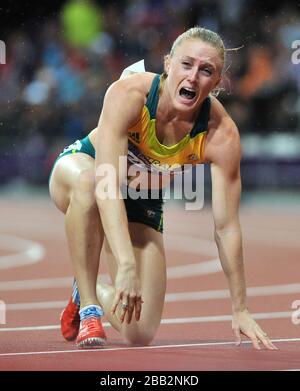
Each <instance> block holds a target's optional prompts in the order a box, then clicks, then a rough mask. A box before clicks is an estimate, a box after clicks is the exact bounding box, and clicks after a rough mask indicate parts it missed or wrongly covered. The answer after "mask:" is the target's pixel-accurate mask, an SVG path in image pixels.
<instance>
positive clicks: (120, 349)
mask: <svg viewBox="0 0 300 391" xmlns="http://www.w3.org/2000/svg"><path fill="white" fill-rule="evenodd" d="M271 341H272V342H274V343H276V342H300V338H278V339H272V340H271ZM242 344H243V345H249V344H252V342H251V341H243V342H242ZM230 345H234V346H235V342H231V341H228V342H200V343H191V344H176V345H154V346H133V347H131V346H128V347H124V348H105V347H104V348H102V349H82V350H52V351H41V352H15V353H0V357H9V356H29V355H45V354H66V353H91V352H94V353H98V354H99V353H106V352H113V351H122V350H123V351H126V350H150V349H151V350H153V349H174V348H175V349H176V348H177V349H178V348H195V347H209V346H230ZM239 349H240V347H239ZM263 351H266V350H263Z"/></svg>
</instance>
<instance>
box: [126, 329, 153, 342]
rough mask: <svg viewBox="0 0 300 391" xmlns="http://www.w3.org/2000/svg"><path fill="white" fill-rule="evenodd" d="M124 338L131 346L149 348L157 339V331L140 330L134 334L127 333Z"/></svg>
mask: <svg viewBox="0 0 300 391" xmlns="http://www.w3.org/2000/svg"><path fill="white" fill-rule="evenodd" d="M123 337H124V339H125V341H126V342H127V343H128V344H129V345H133V346H147V345H149V344H150V343H151V342H152V341H153V339H154V337H155V331H151V330H147V331H145V330H138V331H135V332H133V333H126V334H125V335H123Z"/></svg>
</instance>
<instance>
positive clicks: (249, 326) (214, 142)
mask: <svg viewBox="0 0 300 391" xmlns="http://www.w3.org/2000/svg"><path fill="white" fill-rule="evenodd" d="M208 144H209V145H208V154H209V155H210V156H209V158H210V161H211V178H212V209H213V216H214V224H215V240H216V244H217V247H218V251H219V257H220V260H221V264H222V268H223V270H224V273H225V275H226V278H227V280H228V284H229V290H230V295H231V301H232V310H233V323H232V327H233V331H234V334H235V336H236V339H237V342H238V343H240V342H241V334H244V335H246V336H247V337H249V338H250V339H251V340H252V343H253V345H254V347H255V348H257V349H259V341H261V342H262V343H263V344H264V345H265V347H267V348H268V349H274V348H275V347H274V345H273V344H272V343H271V341H270V340H269V339H268V337H267V336H266V334H265V333H264V332H263V331H262V329H261V328H260V327H259V325H258V324H257V323H256V322H255V320H254V319H253V318H252V317H251V315H250V313H249V312H248V309H247V302H246V283H245V273H244V262H243V250H242V233H241V227H240V222H239V203H240V195H241V178H240V159H241V145H240V138H239V133H238V130H237V128H236V126H235V124H234V122H233V121H232V120H231V118H230V117H229V116H226V115H224V117H223V118H222V119H221V120H220V122H219V124H218V127H217V129H213V130H212V132H211V134H210V135H209V139H208Z"/></svg>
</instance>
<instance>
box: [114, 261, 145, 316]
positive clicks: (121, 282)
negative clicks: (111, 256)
mask: <svg viewBox="0 0 300 391" xmlns="http://www.w3.org/2000/svg"><path fill="white" fill-rule="evenodd" d="M115 289H116V294H115V297H114V299H113V303H112V308H111V313H112V314H115V313H116V310H117V307H118V305H119V304H120V305H121V317H120V320H121V323H123V322H124V319H125V316H126V315H127V317H126V319H127V323H130V322H131V319H132V316H133V312H135V319H136V320H137V321H138V320H139V319H140V316H141V310H142V303H143V301H142V294H141V285H140V279H139V277H138V274H137V270H136V266H135V265H130V266H122V265H121V266H119V267H118V272H117V275H116V280H115Z"/></svg>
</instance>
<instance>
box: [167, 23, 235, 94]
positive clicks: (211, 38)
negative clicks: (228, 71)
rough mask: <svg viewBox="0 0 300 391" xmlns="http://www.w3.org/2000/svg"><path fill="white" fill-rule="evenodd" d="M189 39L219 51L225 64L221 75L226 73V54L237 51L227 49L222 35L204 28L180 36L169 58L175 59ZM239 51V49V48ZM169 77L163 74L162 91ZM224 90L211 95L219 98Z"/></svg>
mask: <svg viewBox="0 0 300 391" xmlns="http://www.w3.org/2000/svg"><path fill="white" fill-rule="evenodd" d="M189 39H199V40H201V41H202V42H205V43H207V44H209V45H210V46H212V47H213V48H215V49H216V50H217V52H218V53H219V55H220V58H221V61H222V64H223V65H222V72H221V73H222V74H223V73H225V72H224V68H225V62H226V52H227V51H228V50H236V49H226V48H225V45H224V42H223V40H222V38H221V37H220V35H219V34H217V33H215V32H214V31H211V30H208V29H206V28H204V27H199V26H195V27H192V28H190V29H189V30H187V31H185V32H184V33H182V34H180V35H179V36H178V37H177V38H176V39H175V41H174V42H173V45H172V48H171V51H170V54H169V56H170V57H173V55H174V53H175V51H176V49H177V48H178V46H179V45H181V44H182V42H184V41H187V40H189ZM237 49H239V48H237ZM167 76H168V75H167V73H166V72H163V73H162V75H161V85H160V89H162V88H163V84H164V82H165V80H166V78H167ZM222 90H224V88H222V87H216V88H215V89H214V90H213V91H212V92H211V94H212V95H214V96H217V95H218V94H219V92H220V91H222Z"/></svg>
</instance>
